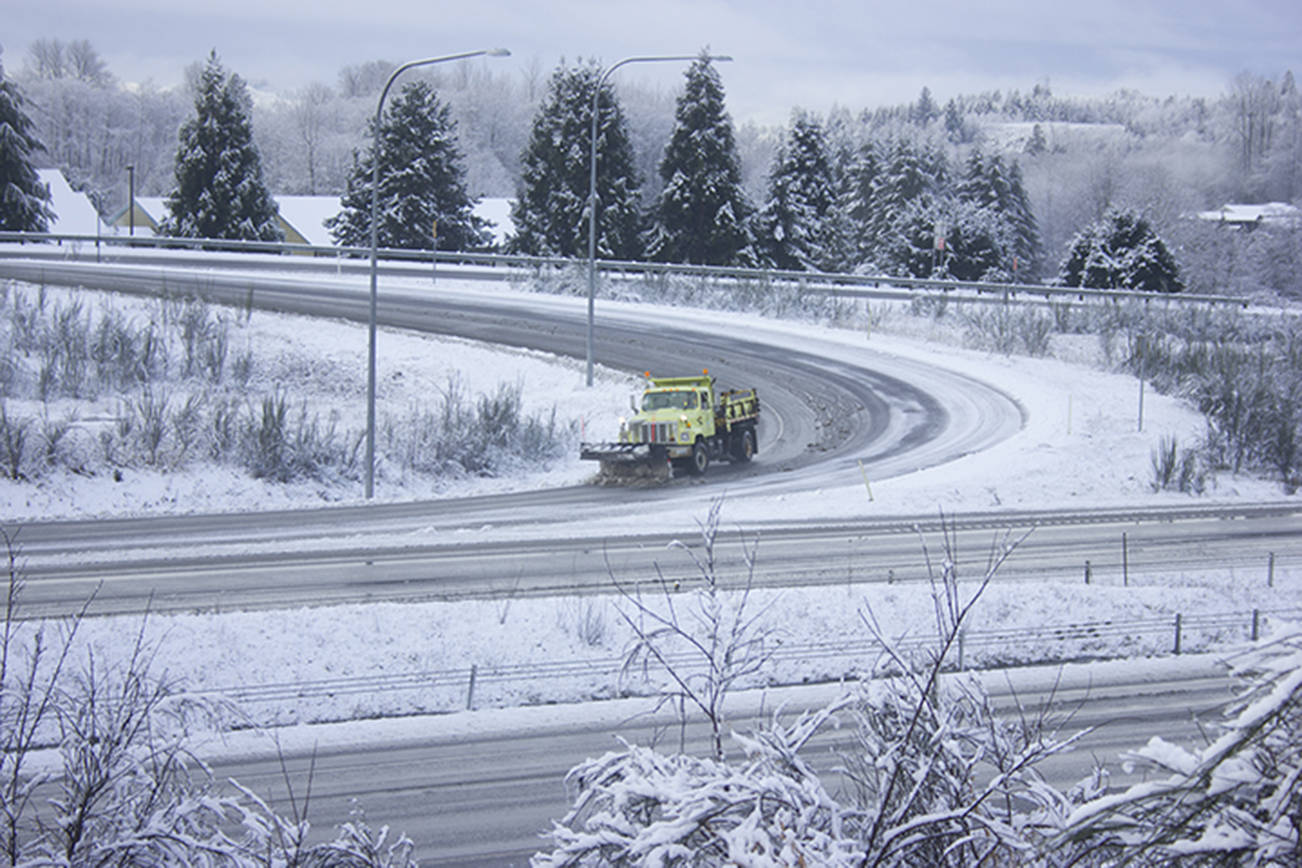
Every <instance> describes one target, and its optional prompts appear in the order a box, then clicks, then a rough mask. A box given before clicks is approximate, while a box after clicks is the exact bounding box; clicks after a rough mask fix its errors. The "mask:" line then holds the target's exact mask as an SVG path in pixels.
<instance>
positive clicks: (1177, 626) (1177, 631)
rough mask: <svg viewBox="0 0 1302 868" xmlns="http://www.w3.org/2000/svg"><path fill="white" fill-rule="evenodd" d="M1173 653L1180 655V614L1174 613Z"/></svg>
mask: <svg viewBox="0 0 1302 868" xmlns="http://www.w3.org/2000/svg"><path fill="white" fill-rule="evenodd" d="M1175 653H1176V654H1179V653H1180V613H1179V612H1176V613H1175Z"/></svg>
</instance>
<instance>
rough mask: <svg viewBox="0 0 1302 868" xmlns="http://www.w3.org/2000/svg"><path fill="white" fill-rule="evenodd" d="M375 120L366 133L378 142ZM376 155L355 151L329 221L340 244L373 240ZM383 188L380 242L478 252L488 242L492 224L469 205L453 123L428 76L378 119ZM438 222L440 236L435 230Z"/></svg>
mask: <svg viewBox="0 0 1302 868" xmlns="http://www.w3.org/2000/svg"><path fill="white" fill-rule="evenodd" d="M374 124H375V120H374V119H372V120H371V127H370V130H369V135H370V137H371V138H372V140H373V139H374V136H375V127H374ZM375 159H376V156H375V153H374V151H373V148H368V149H367V151H366V153H365V154H364V155H362V156H361V157H360V158H359V157H357V156H356V155H354V160H353V169H352V172H351V173H350V174H349V176H348V189H347V191H346V192H345V193H344V196H343V206H344V207H343V210H342V211H340V212H339V213H338V214H337V215H335V216H334V217H331V218H329V219H328V220H326V227H327V228H328V229H329V230H330V234H331V236H332V237H333V238H334V239H335V241H337V242H338V243H340V244H344V245H353V246H369V245H370V243H371V176H372V172H373V171H374V169H375ZM379 160H380V164H379V170H380V189H379V192H378V196H377V202H376V210H377V218H378V220H379V226H378V227H377V229H376V236H377V240H378V243H379V246H381V247H394V248H403V249H412V250H431V249H435V241H437V249H439V250H474V249H477V248H483V247H485V246H486V245H487V244H488V240H489V239H488V234H487V227H486V224H485V222H484V220H482V219H481V218H479V217H476V216H475V215H474V214H473V213H472V211H471V209H472V207H473V205H474V203H473V201H472V200H471V198H470V195H469V194H468V193H467V192H466V183H465V169H464V168H463V166H462V158H461V151H460V149H459V148H458V146H457V138H456V122H455V121H453V120H452V117H451V115H450V113H449V110H448V107H447V105H445V104H444V103H442V102H441V101H440V100H439V98H438V94H437V93H435V91H434V89H433V88H432V87H430V85H429V84H428V83H426V82H424V81H420V80H417V81H413V82H411V83H409V84H407V85H404V86H403V88H402V90H401V92H400V93H399V94H398V96H397V97H395V98H394V100H393V102H392V103H390V104H389V107H388V110H387V111H386V112H385V115H384V118H383V120H382V122H381V124H380V155H379ZM436 227H437V239H436V238H435V236H434V230H435V228H436Z"/></svg>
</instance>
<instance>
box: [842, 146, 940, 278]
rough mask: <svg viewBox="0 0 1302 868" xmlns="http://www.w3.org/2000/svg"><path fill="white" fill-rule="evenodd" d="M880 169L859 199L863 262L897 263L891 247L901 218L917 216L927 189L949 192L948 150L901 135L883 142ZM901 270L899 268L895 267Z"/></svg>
mask: <svg viewBox="0 0 1302 868" xmlns="http://www.w3.org/2000/svg"><path fill="white" fill-rule="evenodd" d="M875 159H876V161H877V165H876V171H875V172H873V174H872V175H871V179H870V180H869V179H866V178H865V179H863V180H861V181H860V182H859V183H860V185H861V186H862V184H863V183H864V182H865V181H866V182H867V183H868V185H869V189H868V191H867V193H866V196H864V197H863V198H861V200H860V201H859V202H858V203H857V205H856V209H855V210H856V213H860V214H862V215H863V219H864V221H866V222H865V223H864V224H863V225H862V228H861V235H860V243H859V256H860V264H861V265H866V266H868V267H870V268H878V269H892V266H898V265H899V263H898V260H897V259H895V258H894V257H893V255H892V248H893V247H895V245H896V242H897V241H898V239H899V237H900V234H901V231H902V227H901V222H902V221H904V220H906V219H912V216H913V214H915V213H916V210H917V206H916V205H914V206H913V207H912V208H910V204H911V203H916V202H918V201H919V200H921V199H922V198H923V196H924V195H930V196H931V197H932V198H933V199H934V200H939V199H940V198H943V197H944V195H945V186H946V183H947V179H948V168H947V166H946V160H945V155H944V153H943V152H942V151H940V150H939V149H937V148H934V147H931V146H926V145H922V144H920V143H918V142H914V141H911V140H909V139H907V138H898V139H896V140H895V141H894V142H893V143H892V144H890V145H889V146H887V147H886V148H881V147H880V146H878V149H877V154H876V158H875ZM893 270H898V269H893Z"/></svg>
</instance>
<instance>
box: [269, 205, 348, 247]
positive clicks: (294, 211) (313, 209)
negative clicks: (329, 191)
mask: <svg viewBox="0 0 1302 868" xmlns="http://www.w3.org/2000/svg"><path fill="white" fill-rule="evenodd" d="M275 199H276V206H277V207H278V208H279V209H280V222H281V224H282V228H286V229H293V231H295V232H297V233H298V234H299V235H302V236H303V240H302V241H298V240H297V239H290V238H289V237H286V239H285V240H286V241H291V240H293V241H296V242H297V243H299V244H314V245H317V246H319V247H328V246H329V245H331V244H334V239H333V238H331V237H330V232H329V230H327V229H326V228H325V221H326V219H327V218H330V217H334V216H335V215H336V214H338V213H339V212H340V211H341V210H342V209H343V203H342V202H340V201H339V197H338V196H276V197H275ZM288 235H289V233H288V232H286V236H288Z"/></svg>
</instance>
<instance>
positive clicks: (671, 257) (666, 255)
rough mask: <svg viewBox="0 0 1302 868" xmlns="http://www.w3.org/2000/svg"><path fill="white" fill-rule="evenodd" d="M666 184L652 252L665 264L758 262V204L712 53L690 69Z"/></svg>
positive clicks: (664, 168)
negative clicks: (744, 176)
mask: <svg viewBox="0 0 1302 868" xmlns="http://www.w3.org/2000/svg"><path fill="white" fill-rule="evenodd" d="M660 177H661V179H662V180H663V181H664V189H663V190H662V191H661V193H660V196H659V198H658V199H657V200H656V203H655V207H654V210H653V215H652V225H651V229H650V231H649V234H648V241H647V253H648V255H649V256H650V257H651V258H652V259H656V260H659V261H661V262H688V263H692V264H694V265H742V266H748V265H755V264H757V262H758V257H757V255H756V251H755V244H754V237H753V230H752V226H751V221H752V217H753V214H754V207H753V206H752V205H751V204H750V202H749V200H748V199H747V198H746V193H745V190H744V188H743V187H742V180H741V161H740V160H739V159H738V157H737V143H736V138H735V136H734V134H733V128H732V120H731V119H730V118H729V117H728V114H727V112H726V111H725V110H724V105H723V83H722V81H720V79H719V73H718V72H717V71H716V70H715V68H714V66H713V64H711V63H710V60H709V58H708V56H707V55H706V54H704V53H702V54H701V56H700V57H699V58H697V59H696V61H695V62H693V63H692V65H691V67H689V68H688V70H687V84H686V86H685V88H684V90H683V93H682V95H681V96H679V98H678V105H677V108H676V110H675V112H674V132H673V135H672V136H671V137H670V139H669V144H668V146H667V147H666V148H665V156H664V159H663V160H662V161H661V163H660Z"/></svg>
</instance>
